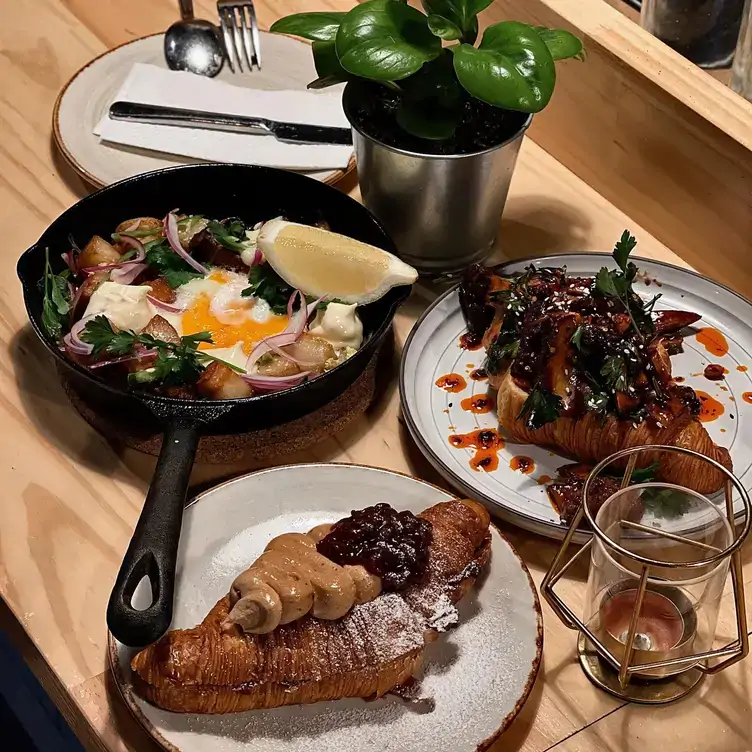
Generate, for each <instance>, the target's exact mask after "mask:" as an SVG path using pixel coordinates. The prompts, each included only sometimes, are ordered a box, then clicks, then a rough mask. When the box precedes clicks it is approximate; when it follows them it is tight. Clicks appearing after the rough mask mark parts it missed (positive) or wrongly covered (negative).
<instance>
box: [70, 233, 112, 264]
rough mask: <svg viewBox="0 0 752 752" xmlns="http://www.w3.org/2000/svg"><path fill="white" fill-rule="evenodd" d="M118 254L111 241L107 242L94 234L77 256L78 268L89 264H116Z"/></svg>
mask: <svg viewBox="0 0 752 752" xmlns="http://www.w3.org/2000/svg"><path fill="white" fill-rule="evenodd" d="M120 255H121V254H120V253H119V251H118V250H117V248H115V247H114V246H113V245H112V243H108V242H107V241H106V240H105V239H104V238H102V237H100V236H99V235H94V236H93V237H92V239H91V240H90V241H89V242H88V243H87V244H86V246H85V247H84V249H83V251H81V255H80V256H79V257H78V268H79V269H85V268H88V267H91V266H102V265H103V264H117V262H118V261H119V260H120Z"/></svg>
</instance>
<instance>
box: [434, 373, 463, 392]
mask: <svg viewBox="0 0 752 752" xmlns="http://www.w3.org/2000/svg"><path fill="white" fill-rule="evenodd" d="M436 386H438V387H439V388H440V389H444V390H446V391H447V392H461V391H462V390H463V389H464V388H465V387H466V386H467V381H465V377H464V376H461V375H460V374H459V373H447V374H444V376H441V377H440V378H438V379H436Z"/></svg>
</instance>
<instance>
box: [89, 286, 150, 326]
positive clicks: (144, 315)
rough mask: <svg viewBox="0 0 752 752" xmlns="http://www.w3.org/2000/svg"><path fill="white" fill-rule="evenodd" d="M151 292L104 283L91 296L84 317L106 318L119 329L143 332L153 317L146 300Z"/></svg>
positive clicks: (146, 288)
mask: <svg viewBox="0 0 752 752" xmlns="http://www.w3.org/2000/svg"><path fill="white" fill-rule="evenodd" d="M150 290H151V288H149V287H142V286H140V285H121V284H119V283H118V282H109V281H108V282H102V284H101V285H99V287H97V289H96V290H95V291H94V294H93V295H92V296H91V298H90V300H89V305H88V306H86V312H85V313H84V316H85V317H86V316H97V315H101V316H105V317H106V318H107V319H108V321H109V322H110V323H111V324H112V325H113V326H116V327H117V328H118V329H130V330H132V331H136V332H138V331H141V329H143V328H144V327H145V326H146V325H147V324H148V323H149V321H150V320H151V317H152V315H153V314H152V310H151V306H150V305H149V301H147V300H146V296H147V295H148V294H149V292H150Z"/></svg>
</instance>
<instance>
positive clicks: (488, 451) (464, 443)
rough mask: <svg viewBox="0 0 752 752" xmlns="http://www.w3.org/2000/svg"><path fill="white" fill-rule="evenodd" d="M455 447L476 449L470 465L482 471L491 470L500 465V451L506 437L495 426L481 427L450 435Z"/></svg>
mask: <svg viewBox="0 0 752 752" xmlns="http://www.w3.org/2000/svg"><path fill="white" fill-rule="evenodd" d="M449 443H450V444H451V445H452V446H453V447H454V448H455V449H475V450H476V451H475V456H474V457H473V458H472V459H471V460H470V467H471V468H472V469H473V470H475V471H477V472H480V471H481V470H485V471H486V472H491V471H492V470H496V469H497V468H498V467H499V452H500V451H501V450H502V449H503V448H504V439H502V438H501V436H500V435H499V432H498V431H497V430H496V429H495V428H479V429H478V430H476V431H471V432H470V433H456V434H452V435H451V436H450V437H449Z"/></svg>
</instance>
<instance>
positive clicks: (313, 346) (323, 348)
mask: <svg viewBox="0 0 752 752" xmlns="http://www.w3.org/2000/svg"><path fill="white" fill-rule="evenodd" d="M282 349H283V350H284V351H285V352H288V353H290V355H292V357H293V358H297V359H298V360H302V361H304V362H305V363H306V365H304V366H300V368H301V369H302V370H303V371H312V372H313V373H316V374H319V373H323V372H324V366H325V364H326V362H327V360H330V359H332V358H334V357H336V353H335V352H334V348H333V347H332V345H331V343H329V342H327V341H326V340H325V339H323V338H322V337H316V336H314V335H313V334H304V335H303V336H302V337H301V338H300V339H299V340H298V341H297V342H296V343H295V344H293V345H288V346H287V347H283V348H282ZM308 363H312V364H313V365H307V364H308Z"/></svg>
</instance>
